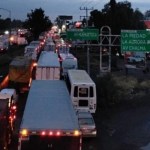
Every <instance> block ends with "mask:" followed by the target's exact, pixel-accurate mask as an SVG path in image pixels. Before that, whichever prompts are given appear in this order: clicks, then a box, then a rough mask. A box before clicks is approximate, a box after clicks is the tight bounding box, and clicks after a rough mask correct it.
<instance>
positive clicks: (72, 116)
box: [18, 80, 82, 150]
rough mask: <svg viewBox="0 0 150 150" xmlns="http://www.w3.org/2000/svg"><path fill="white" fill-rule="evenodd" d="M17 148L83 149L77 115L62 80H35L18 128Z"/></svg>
mask: <svg viewBox="0 0 150 150" xmlns="http://www.w3.org/2000/svg"><path fill="white" fill-rule="evenodd" d="M19 133H20V134H19V135H20V136H19V142H18V150H48V149H54V150H62V149H63V150H81V146H82V135H81V133H80V130H79V124H78V118H77V115H76V112H75V110H74V108H73V106H72V102H71V99H70V96H69V93H68V90H67V87H66V84H65V82H64V81H62V80H33V82H32V84H31V88H30V91H29V94H28V98H27V102H26V106H25V109H24V114H23V118H22V122H21V126H20V130H19Z"/></svg>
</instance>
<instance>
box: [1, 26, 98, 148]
mask: <svg viewBox="0 0 150 150" xmlns="http://www.w3.org/2000/svg"><path fill="white" fill-rule="evenodd" d="M71 46H72V45H71V43H70V42H66V41H64V40H63V38H61V37H60V34H59V33H58V29H57V27H52V28H51V30H50V31H49V32H44V33H41V35H40V36H39V39H38V40H37V41H31V42H30V43H29V44H28V45H26V46H25V48H24V54H23V56H16V57H15V58H14V59H13V60H12V61H11V62H10V64H9V73H8V75H7V76H6V77H5V79H4V80H3V81H2V82H1V91H0V107H1V108H0V120H1V121H0V132H1V134H0V149H2V150H5V149H6V150H9V149H18V150H27V149H28V150H29V149H31V147H32V148H33V143H35V141H36V139H35V138H33V133H32V136H31V137H30V136H29V137H28V138H24V140H25V141H26V140H27V141H26V143H27V144H26V145H28V146H22V147H21V145H20V142H21V141H20V140H19V139H20V138H19V137H20V133H21V134H23V135H25V136H26V135H28V133H27V130H22V129H20V125H21V124H23V120H24V119H22V117H23V114H24V113H26V112H24V111H23V110H24V109H22V112H21V113H20V112H19V111H20V110H21V109H20V108H19V107H24V108H25V110H26V109H27V108H26V107H27V106H26V105H25V103H27V102H28V98H27V96H26V98H25V99H24V101H25V102H24V106H20V104H19V103H20V102H19V101H20V99H23V98H21V95H22V94H24V93H26V95H28V93H30V88H31V87H32V84H33V81H38V80H40V81H41V80H42V82H44V81H45V80H46V81H49V80H54V81H56V80H58V81H60V80H62V81H63V82H64V83H65V85H66V87H65V88H67V89H68V93H69V95H68V97H69V99H70V101H72V104H71V105H72V106H71V107H73V108H74V110H73V111H74V112H73V113H74V114H75V118H76V120H77V122H78V127H79V131H80V136H81V138H82V137H90V138H93V137H96V136H97V130H96V126H95V121H94V118H93V116H92V114H93V113H95V111H96V87H95V83H94V82H93V81H92V79H91V78H90V76H89V75H88V73H87V72H86V71H85V70H79V69H78V60H77V58H76V57H75V56H74V55H73V54H72V53H70V47H71ZM55 57H56V58H55ZM56 64H57V66H56ZM71 70H73V72H72V73H71V72H70V75H68V72H69V71H71ZM80 71H81V72H80ZM82 71H83V72H82ZM84 72H85V73H84ZM79 77H80V78H79ZM41 88H42V87H41ZM53 88H54V87H53ZM70 89H71V91H72V92H70ZM56 90H57V89H56ZM77 90H79V91H78V92H77ZM73 93H74V95H73ZM75 93H76V94H75ZM73 97H74V98H73ZM26 101H27V102H26ZM69 107H70V106H69ZM18 114H22V116H18ZM45 117H46V116H45ZM55 121H56V122H57V120H56V119H55V120H54V122H55ZM35 122H36V121H35ZM20 130H22V131H20ZM32 132H36V131H32ZM38 132H39V131H38ZM54 132H55V131H54ZM65 132H66V131H65ZM60 133H61V131H60ZM60 133H56V134H60ZM41 134H42V135H43V136H44V135H45V131H43V132H41ZM50 134H53V132H51V133H50ZM66 134H70V133H66ZM63 136H66V135H65V134H64V135H63ZM67 136H69V135H67ZM67 136H66V139H68V137H67ZM14 137H15V138H17V139H15V141H17V142H16V143H15V146H14V143H13V142H14V140H12V139H14ZM38 138H39V137H38ZM66 139H65V137H64V138H63V141H65V140H66ZM34 140H35V141H34ZM40 140H41V139H39V140H38V141H40ZM48 141H49V140H48V139H45V140H44V141H43V139H42V141H41V143H43V147H45V150H46V149H51V148H52V147H53V146H52V145H53V144H54V143H55V140H54V143H53V142H52V143H53V144H50V143H49V142H51V141H49V142H48ZM56 141H57V140H56ZM81 141H82V140H81V139H80V142H79V143H78V142H76V144H77V146H74V148H73V147H72V146H70V148H69V147H68V148H69V149H68V148H67V147H66V149H65V150H81V149H82V142H81ZM32 142H33V143H32ZM57 142H58V143H59V141H57ZM31 143H32V144H31ZM45 143H46V144H45ZM66 144H68V142H66ZM12 145H13V146H12ZM54 145H55V144H54ZM30 146H31V147H30ZM63 146H64V147H65V146H66V145H65V144H63ZM27 147H28V148H27ZM43 147H42V146H41V148H43ZM56 147H57V146H56ZM54 148H55V147H54ZM37 150H41V149H40V148H39V149H38V147H37Z"/></svg>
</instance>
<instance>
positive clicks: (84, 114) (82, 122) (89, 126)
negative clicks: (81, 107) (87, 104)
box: [77, 111, 97, 137]
mask: <svg viewBox="0 0 150 150" xmlns="http://www.w3.org/2000/svg"><path fill="white" fill-rule="evenodd" d="M77 116H78V121H79V127H80V130H81V132H82V136H83V137H96V135H97V129H96V125H95V121H94V118H93V116H92V114H91V113H90V112H88V111H77Z"/></svg>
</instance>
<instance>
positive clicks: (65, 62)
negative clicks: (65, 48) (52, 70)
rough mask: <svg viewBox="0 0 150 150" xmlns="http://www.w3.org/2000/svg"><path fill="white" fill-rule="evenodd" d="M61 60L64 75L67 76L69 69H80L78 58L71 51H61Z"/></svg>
mask: <svg viewBox="0 0 150 150" xmlns="http://www.w3.org/2000/svg"><path fill="white" fill-rule="evenodd" d="M60 62H61V67H62V76H67V72H68V70H69V69H78V60H77V58H76V57H74V56H73V55H72V54H71V53H67V54H65V53H61V54H60Z"/></svg>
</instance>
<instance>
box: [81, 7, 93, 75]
mask: <svg viewBox="0 0 150 150" xmlns="http://www.w3.org/2000/svg"><path fill="white" fill-rule="evenodd" d="M80 10H85V12H86V15H85V16H80V18H81V17H85V18H86V27H88V11H89V10H93V7H92V8H87V7H83V8H81V7H80ZM86 43H87V72H88V74H89V75H90V58H89V56H90V54H89V53H90V52H89V51H90V49H89V46H88V41H86Z"/></svg>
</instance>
